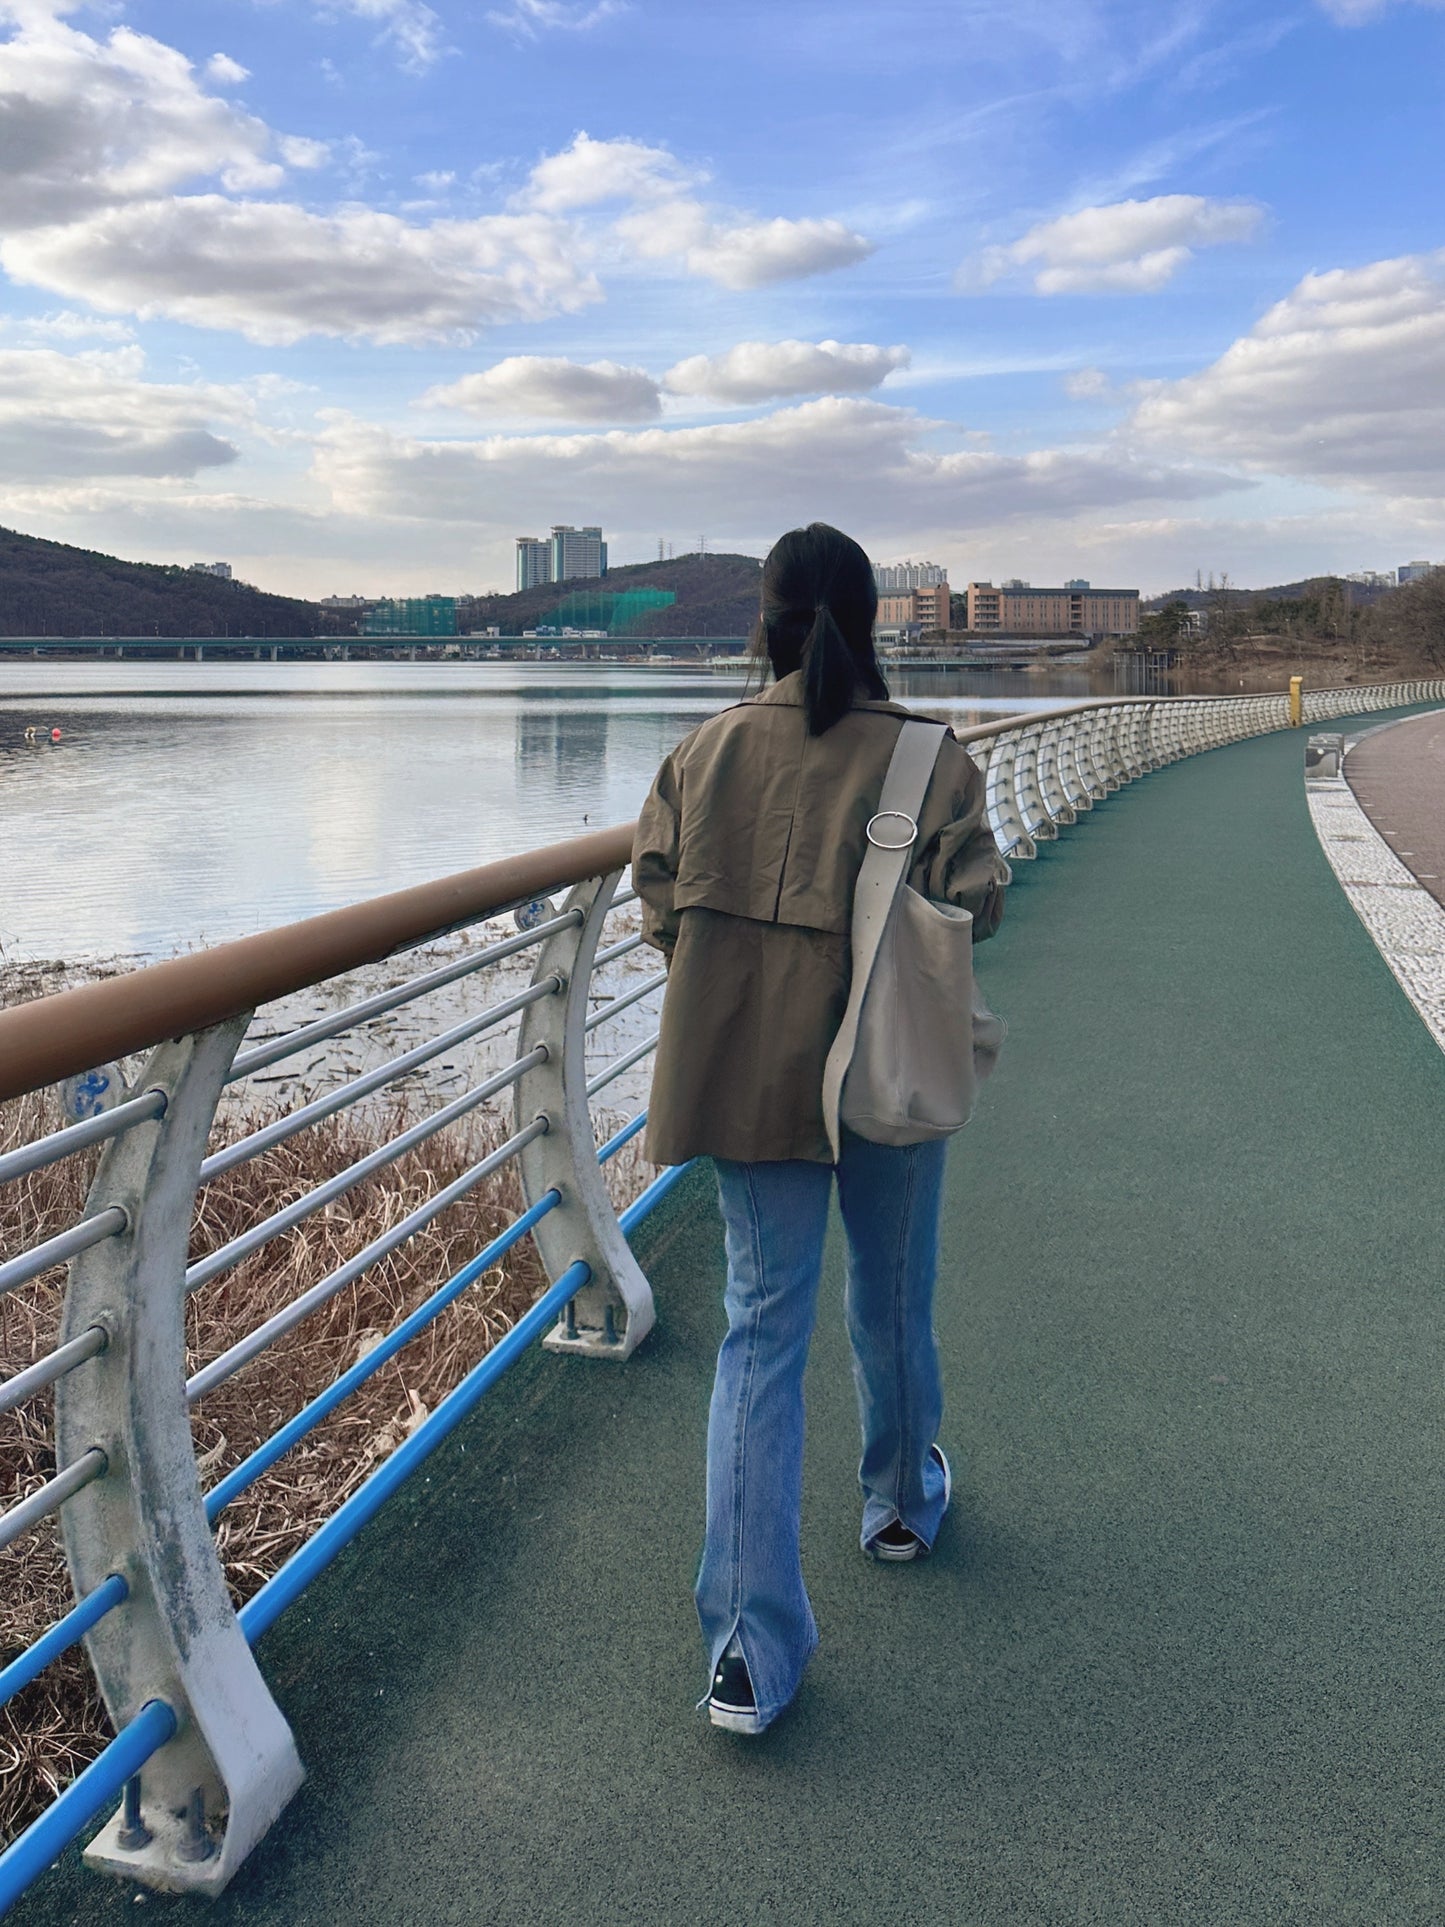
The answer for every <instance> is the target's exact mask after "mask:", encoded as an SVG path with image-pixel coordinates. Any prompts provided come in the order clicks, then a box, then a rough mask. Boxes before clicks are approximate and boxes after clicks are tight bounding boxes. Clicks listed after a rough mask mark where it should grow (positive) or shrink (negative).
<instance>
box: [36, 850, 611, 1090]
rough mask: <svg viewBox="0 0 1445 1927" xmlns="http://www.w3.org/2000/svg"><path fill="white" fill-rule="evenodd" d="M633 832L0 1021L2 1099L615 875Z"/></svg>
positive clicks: (386, 900) (489, 866) (292, 926)
mask: <svg viewBox="0 0 1445 1927" xmlns="http://www.w3.org/2000/svg"><path fill="white" fill-rule="evenodd" d="M632 831H633V826H632V824H630V823H623V824H618V825H617V826H616V827H615V828H614V829H610V830H595V831H594V832H593V833H592V834H591V835H590V836H579V837H574V838H573V839H572V840H571V841H570V842H567V843H553V844H550V845H548V847H547V848H545V849H541V850H529V851H527V852H526V853H525V854H523V855H521V856H509V857H504V858H503V859H502V861H501V862H500V863H484V864H483V865H482V866H481V867H480V868H479V869H476V870H462V871H459V872H458V873H457V875H455V876H449V877H439V878H438V879H437V880H436V881H435V882H434V883H419V884H415V885H413V887H412V888H411V889H409V890H395V891H392V892H391V893H390V894H389V895H387V896H384V897H372V898H371V899H370V900H369V901H367V902H366V903H355V904H351V905H349V906H348V907H347V908H346V909H344V910H328V911H327V912H326V913H325V914H324V915H322V916H319V917H306V918H305V919H303V921H301V922H300V923H288V924H282V925H281V927H280V928H279V929H276V930H266V931H262V932H261V933H260V934H259V935H258V936H254V937H239V938H237V939H236V941H235V942H233V943H222V944H217V945H215V946H214V948H212V949H209V950H198V951H195V952H194V953H193V954H192V955H190V956H187V957H173V958H170V959H169V960H167V961H166V962H165V963H157V964H147V965H146V966H145V967H144V968H143V969H141V970H132V971H128V972H127V973H126V974H125V975H124V976H122V977H109V978H107V979H106V980H105V981H104V982H102V983H94V984H82V985H81V986H80V987H79V988H78V989H76V990H61V991H56V992H55V993H53V994H52V995H51V996H49V997H35V998H32V999H30V1001H29V1002H27V1003H23V1004H16V1005H14V1006H13V1008H11V1009H9V1010H0V1099H4V1098H7V1097H19V1096H20V1095H21V1094H22V1093H23V1092H25V1091H33V1090H37V1089H39V1088H40V1087H41V1086H42V1085H46V1084H58V1083H59V1082H60V1080H61V1079H62V1078H63V1077H72V1076H74V1075H76V1074H77V1073H78V1072H80V1071H86V1070H90V1069H92V1068H93V1067H94V1066H95V1065H97V1064H105V1063H109V1061H110V1060H111V1059H112V1058H114V1057H123V1056H124V1055H125V1054H126V1053H127V1052H129V1051H139V1050H149V1049H150V1048H151V1047H152V1046H153V1045H155V1044H159V1043H161V1042H163V1041H164V1040H165V1039H166V1038H167V1037H183V1036H185V1035H186V1034H187V1033H188V1032H190V1031H193V1030H205V1029H208V1028H209V1026H210V1025H212V1024H219V1023H223V1022H224V1021H225V1020H226V1019H227V1018H229V1017H238V1016H240V1014H241V1013H242V1012H243V1011H247V1010H255V1009H256V1008H257V1006H258V1005H260V1004H267V1003H270V1002H271V1001H272V1000H273V999H274V998H277V997H285V996H288V995H289V994H290V993H291V992H292V991H296V990H305V989H307V988H308V987H309V986H310V985H312V984H319V983H322V982H324V981H325V979H326V978H328V977H338V976H340V975H342V973H343V972H345V971H348V970H356V969H359V968H360V966H361V965H363V964H369V963H378V962H379V961H380V960H381V959H382V958H383V957H389V956H391V955H393V954H394V953H395V952H396V951H398V950H405V949H408V948H410V947H411V946H412V945H414V944H418V943H423V942H425V941H426V939H427V938H428V937H440V936H444V935H445V934H446V932H447V931H449V930H456V929H458V928H459V927H460V926H462V925H464V924H468V923H475V922H476V921H477V920H478V919H480V918H482V917H486V916H491V915H494V914H495V913H496V912H498V911H502V910H507V909H510V908H511V907H512V905H514V904H517V903H525V902H527V901H528V900H529V898H532V897H543V896H550V895H551V894H552V893H553V891H555V890H560V889H565V888H566V887H567V886H568V885H570V884H573V883H581V882H583V881H584V880H585V879H586V878H588V877H594V876H602V875H605V874H606V873H607V872H608V871H609V870H620V869H623V868H625V867H626V865H627V864H628V863H629V862H630V861H631V860H632Z"/></svg>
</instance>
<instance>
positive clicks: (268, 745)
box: [0, 662, 1088, 958]
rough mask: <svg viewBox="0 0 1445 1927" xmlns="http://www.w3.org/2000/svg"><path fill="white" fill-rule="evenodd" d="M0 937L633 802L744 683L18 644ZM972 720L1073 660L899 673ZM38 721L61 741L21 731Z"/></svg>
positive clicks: (900, 689) (66, 931)
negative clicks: (219, 658)
mask: <svg viewBox="0 0 1445 1927" xmlns="http://www.w3.org/2000/svg"><path fill="white" fill-rule="evenodd" d="M0 674H3V682H0V853H3V872H0V956H10V957H14V958H43V957H68V958H82V957H102V956H113V955H141V956H156V955H164V954H169V953H171V952H172V951H174V950H175V949H177V948H179V947H182V946H184V945H186V944H189V943H194V942H217V941H220V940H221V939H223V938H226V937H230V936H237V935H242V934H244V933H246V932H248V931H252V930H258V929H264V928H266V927H267V926H269V925H272V924H276V923H282V922H286V921H289V920H290V919H293V918H296V917H302V916H307V915H311V914H313V913H314V912H316V911H319V910H324V909H330V908H334V907H335V906H337V905H338V904H342V903H348V902H354V901H356V900H358V899H359V898H362V897H366V896H371V895H375V894H377V893H378V892H380V891H384V890H393V889H401V888H403V887H405V886H406V885H407V884H410V883H415V882H418V881H420V880H422V879H423V878H426V877H433V876H443V875H445V874H447V872H449V871H452V870H460V869H465V868H468V867H469V866H471V865H473V864H477V863H485V862H488V861H490V860H492V859H494V858H497V857H501V856H504V855H507V854H509V853H511V852H513V851H516V850H521V849H530V848H536V847H537V846H538V845H539V844H543V843H551V842H555V841H557V840H559V839H560V838H563V837H568V836H574V835H577V834H579V833H580V832H581V831H582V830H584V829H586V828H592V829H596V828H599V827H601V826H602V825H604V824H608V823H620V822H626V821H628V820H629V819H630V818H631V817H633V816H635V815H636V813H637V808H638V805H639V803H640V802H641V800H642V797H643V795H644V794H645V792H646V788H647V785H648V783H649V782H650V781H651V779H652V776H653V773H654V772H655V770H656V768H657V765H658V763H659V762H660V761H661V760H662V757H663V756H664V755H665V754H666V752H667V751H668V750H669V749H670V748H671V747H672V746H673V745H674V744H675V743H676V742H677V741H678V740H679V739H680V738H681V737H682V736H684V735H685V734H686V733H687V732H688V731H689V730H690V729H692V728H694V727H695V726H696V725H697V724H698V723H700V722H702V721H703V720H704V719H705V718H706V717H707V716H709V715H711V714H713V713H714V712H715V711H716V710H717V709H720V708H722V707H723V706H724V705H725V704H727V703H730V702H735V701H736V700H737V699H738V697H739V696H740V695H741V694H742V685H741V683H740V682H739V681H737V680H736V679H733V678H729V677H725V676H720V675H715V674H703V673H691V672H677V671H673V672H668V671H649V670H641V671H639V670H635V669H633V670H629V669H623V668H618V669H612V668H607V669H600V668H598V667H597V666H595V665H593V666H589V667H586V668H582V667H580V666H578V667H576V668H573V667H571V666H569V665H561V666H557V665H542V664H535V665H534V664H526V665H514V664H465V665H453V664H421V663H418V664H415V665H410V664H391V663H387V664H375V663H332V664H322V663H294V664H269V663H265V664H261V663H257V664H251V663H242V664H209V663H205V664H175V663H158V664H150V663H115V662H101V663H94V664H91V663H73V662H67V663H47V662H25V663H7V664H5V665H4V667H3V671H0ZM891 680H892V682H893V686H894V692H895V694H896V695H898V696H899V697H900V698H901V699H903V700H905V701H911V702H917V703H918V704H919V705H920V706H921V707H926V708H928V709H930V710H933V711H935V712H938V713H943V714H947V715H949V716H950V717H952V718H954V719H956V720H958V721H961V722H968V721H976V720H980V719H981V718H982V717H984V716H985V715H986V714H990V713H999V712H1008V711H1010V710H1016V709H1021V708H1026V707H1030V706H1042V705H1044V704H1047V703H1053V702H1058V701H1059V700H1061V699H1067V698H1068V697H1070V696H1074V695H1085V694H1087V693H1088V686H1087V682H1086V679H1085V678H1083V677H1081V676H1078V675H1077V674H1073V675H1069V676H1066V677H1064V678H1059V677H1057V676H1051V677H1038V676H1026V675H1013V676H1007V675H999V676H992V675H958V674H951V673H948V672H937V671H935V672H902V673H895V675H894V676H893V677H892V679H891ZM29 723H34V724H36V725H38V726H40V727H41V728H42V729H43V730H44V731H45V732H47V733H48V731H49V729H50V728H51V726H52V725H57V726H59V728H60V729H61V731H62V738H61V741H60V743H59V744H57V745H53V746H52V745H51V744H50V743H49V741H48V740H46V741H42V742H40V743H36V744H30V743H27V742H26V741H25V740H24V734H23V732H24V729H25V726H26V725H27V724H29Z"/></svg>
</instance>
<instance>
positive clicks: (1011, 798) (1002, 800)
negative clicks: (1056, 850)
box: [984, 730, 1038, 861]
mask: <svg viewBox="0 0 1445 1927" xmlns="http://www.w3.org/2000/svg"><path fill="white" fill-rule="evenodd" d="M1018 747H1019V736H1018V732H1017V731H1016V730H1010V731H1009V732H1008V733H1007V734H1005V735H1001V736H999V737H997V738H996V739H995V742H994V746H993V752H992V754H991V755H990V757H989V759H988V769H987V772H986V773H985V777H984V795H985V797H986V799H987V809H988V823H989V828H990V829H991V830H992V831H993V840H994V842H995V843H997V845H998V847H999V849H1000V850H1001V851H1002V853H1003V855H1004V857H1005V858H1010V859H1012V858H1020V859H1023V860H1025V861H1026V860H1027V859H1029V858H1030V857H1034V856H1037V854H1038V851H1037V849H1036V848H1035V845H1034V840H1033V838H1032V837H1031V836H1030V835H1029V832H1028V826H1027V825H1026V824H1025V822H1024V820H1023V816H1022V814H1021V812H1020V810H1019V804H1018V793H1017V791H1016V790H1015V788H1014V770H1015V768H1016V766H1017V763H1018Z"/></svg>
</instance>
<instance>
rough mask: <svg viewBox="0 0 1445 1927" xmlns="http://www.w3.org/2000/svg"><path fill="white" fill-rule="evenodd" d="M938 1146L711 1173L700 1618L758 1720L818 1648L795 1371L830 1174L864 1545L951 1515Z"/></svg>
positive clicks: (872, 1149)
mask: <svg viewBox="0 0 1445 1927" xmlns="http://www.w3.org/2000/svg"><path fill="white" fill-rule="evenodd" d="M945 1151H946V1141H945V1140H942V1139H938V1140H935V1141H934V1142H933V1143H929V1144H910V1145H901V1146H899V1145H889V1144H872V1143H870V1142H868V1141H867V1140H866V1139H864V1138H860V1137H855V1136H854V1135H853V1134H852V1133H851V1132H848V1131H845V1132H844V1134H843V1143H842V1155H841V1157H840V1159H839V1162H838V1164H837V1166H836V1172H835V1167H833V1166H830V1165H826V1164H809V1163H805V1162H803V1161H801V1160H792V1159H790V1160H788V1161H786V1162H782V1163H769V1164H739V1163H733V1162H731V1161H729V1160H725V1159H721V1158H719V1159H718V1160H717V1174H718V1193H719V1196H720V1199H721V1202H722V1215H723V1223H724V1226H725V1228H726V1232H727V1261H728V1282H727V1292H726V1296H725V1299H724V1304H725V1307H726V1310H727V1320H728V1329H727V1336H726V1337H725V1338H724V1340H723V1343H722V1349H721V1351H720V1352H719V1353H718V1361H717V1377H716V1380H715V1381H714V1384H713V1394H712V1405H711V1408H710V1411H709V1415H708V1435H707V1536H706V1540H705V1543H704V1547H703V1555H702V1565H701V1568H700V1569H699V1572H698V1578H697V1611H698V1619H699V1620H700V1622H701V1625H702V1634H703V1639H704V1641H705V1643H706V1645H707V1649H708V1658H709V1667H710V1668H712V1667H715V1666H716V1665H717V1662H718V1659H719V1658H720V1656H721V1654H722V1651H723V1648H724V1647H725V1646H726V1645H727V1644H728V1642H729V1640H731V1639H732V1638H733V1636H734V1635H736V1636H737V1638H738V1640H739V1642H740V1644H741V1646H742V1651H743V1657H744V1658H745V1659H746V1661H747V1664H748V1672H749V1673H750V1675H751V1677H752V1682H753V1692H754V1694H755V1696H756V1699H757V1704H758V1713H759V1716H760V1717H761V1719H762V1720H763V1722H764V1723H765V1724H766V1722H767V1721H769V1720H771V1719H773V1718H774V1717H775V1716H776V1715H777V1714H778V1713H780V1712H781V1711H782V1709H783V1708H784V1707H785V1706H786V1705H787V1703H788V1701H789V1700H790V1699H791V1698H792V1697H793V1694H794V1693H795V1692H796V1691H797V1687H798V1681H799V1680H800V1679H801V1677H802V1673H803V1668H804V1667H805V1666H806V1665H807V1663H808V1659H809V1656H810V1655H811V1653H812V1651H813V1649H814V1647H815V1646H816V1645H817V1643H818V1629H817V1626H816V1624H815V1623H814V1620H813V1611H812V1607H811V1606H810V1605H809V1603H808V1594H807V1590H806V1588H805V1587H804V1584H803V1571H802V1563H801V1559H800V1555H799V1516H800V1512H801V1507H802V1481H803V1367H804V1366H805V1365H806V1363H807V1359H808V1341H809V1339H810V1338H811V1337H812V1333H813V1318H814V1313H815V1310H816V1307H817V1299H818V1278H819V1274H820V1272H821V1269H822V1261H823V1236H824V1231H825V1229H826V1226H827V1219H828V1201H829V1198H830V1197H831V1195H832V1190H833V1180H834V1176H835V1174H836V1177H837V1181H838V1202H839V1205H840V1207H841V1210H842V1214H843V1228H844V1231H845V1233H846V1234H847V1241H848V1284H847V1318H848V1336H849V1339H850V1340H851V1343H852V1348H853V1377H854V1383H855V1385H856V1387H857V1392H858V1415H859V1419H860V1422H861V1425H862V1431H863V1457H862V1463H861V1464H860V1466H859V1469H858V1478H859V1483H860V1484H861V1486H862V1488H863V1526H862V1535H861V1543H862V1544H863V1545H864V1546H867V1544H868V1543H869V1541H870V1540H871V1539H872V1538H873V1537H874V1535H875V1534H876V1533H878V1532H880V1531H881V1530H882V1529H883V1527H884V1526H886V1525H888V1524H889V1523H891V1521H893V1520H894V1519H901V1520H902V1521H903V1523H904V1525H906V1526H907V1527H908V1528H909V1530H910V1531H912V1532H915V1533H917V1535H918V1537H919V1538H920V1539H921V1540H922V1541H923V1543H924V1544H925V1545H926V1546H931V1545H932V1544H933V1539H934V1535H935V1534H936V1533H937V1531H938V1526H939V1521H940V1520H941V1519H942V1517H943V1504H944V1500H943V1474H942V1472H941V1471H940V1470H939V1467H938V1465H937V1462H936V1461H935V1460H934V1459H932V1458H931V1457H930V1456H929V1450H928V1448H929V1446H930V1445H932V1443H933V1441H934V1439H935V1438H936V1436H937V1434H938V1425H939V1420H940V1418H941V1416H942V1412H943V1390H942V1385H941V1382H940V1378H939V1369H938V1348H937V1344H936V1341H935V1339H934V1334H933V1284H934V1276H935V1273H936V1271H937V1267H938V1217H939V1206H940V1199H941V1193H942V1183H943V1164H944V1155H945Z"/></svg>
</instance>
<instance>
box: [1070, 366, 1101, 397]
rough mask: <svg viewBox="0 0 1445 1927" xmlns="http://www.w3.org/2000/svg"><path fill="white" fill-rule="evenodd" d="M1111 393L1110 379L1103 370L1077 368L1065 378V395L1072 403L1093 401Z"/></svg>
mask: <svg viewBox="0 0 1445 1927" xmlns="http://www.w3.org/2000/svg"><path fill="white" fill-rule="evenodd" d="M1109 391H1110V383H1109V377H1108V376H1107V375H1106V374H1105V373H1104V371H1103V369H1102V368H1075V369H1074V370H1073V371H1072V372H1071V373H1070V374H1067V375H1065V376H1064V393H1065V394H1066V395H1067V396H1068V397H1069V398H1070V400H1071V401H1091V400H1093V399H1094V397H1096V396H1098V395H1107V394H1108V393H1109Z"/></svg>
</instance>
